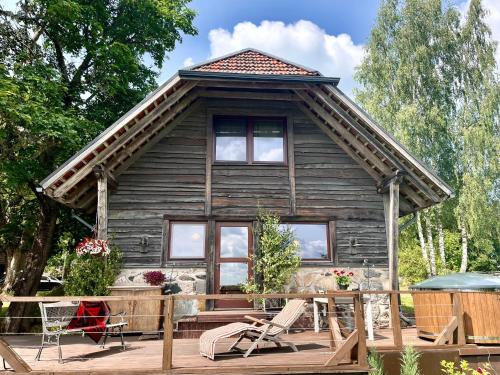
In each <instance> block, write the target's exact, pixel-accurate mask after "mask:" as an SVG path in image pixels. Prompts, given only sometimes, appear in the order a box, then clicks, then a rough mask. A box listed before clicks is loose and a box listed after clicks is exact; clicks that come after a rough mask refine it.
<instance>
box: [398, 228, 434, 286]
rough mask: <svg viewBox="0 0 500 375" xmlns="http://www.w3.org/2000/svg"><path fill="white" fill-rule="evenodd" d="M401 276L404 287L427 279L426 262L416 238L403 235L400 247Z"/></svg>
mask: <svg viewBox="0 0 500 375" xmlns="http://www.w3.org/2000/svg"><path fill="white" fill-rule="evenodd" d="M399 275H400V276H401V278H402V279H403V285H402V286H410V285H413V284H415V283H418V282H419V281H422V280H425V279H426V278H427V271H426V265H425V261H424V259H423V258H422V254H421V251H420V245H419V243H418V240H417V239H416V238H415V237H414V236H411V237H410V236H408V235H406V236H405V235H402V236H401V243H400V247H399Z"/></svg>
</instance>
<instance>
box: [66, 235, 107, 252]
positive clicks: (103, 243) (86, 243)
mask: <svg viewBox="0 0 500 375" xmlns="http://www.w3.org/2000/svg"><path fill="white" fill-rule="evenodd" d="M75 251H76V255H78V256H79V257H80V256H82V255H84V254H90V255H93V256H97V257H99V256H101V257H104V256H106V255H109V253H110V252H111V248H110V247H109V243H108V241H107V240H98V239H95V238H88V237H86V238H84V239H83V241H82V242H80V243H79V244H78V245H76V249H75Z"/></svg>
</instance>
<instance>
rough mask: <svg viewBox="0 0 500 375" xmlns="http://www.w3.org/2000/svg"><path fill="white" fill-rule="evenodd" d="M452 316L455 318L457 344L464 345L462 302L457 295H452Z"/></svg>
mask: <svg viewBox="0 0 500 375" xmlns="http://www.w3.org/2000/svg"><path fill="white" fill-rule="evenodd" d="M452 299H453V315H454V316H455V317H456V318H457V344H458V345H460V346H462V345H465V343H466V342H465V327H464V312H463V310H462V300H461V298H460V294H459V293H452Z"/></svg>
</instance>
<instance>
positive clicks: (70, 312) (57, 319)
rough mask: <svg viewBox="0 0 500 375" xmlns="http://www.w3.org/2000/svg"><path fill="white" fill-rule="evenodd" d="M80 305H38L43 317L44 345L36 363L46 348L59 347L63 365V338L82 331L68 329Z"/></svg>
mask: <svg viewBox="0 0 500 375" xmlns="http://www.w3.org/2000/svg"><path fill="white" fill-rule="evenodd" d="M79 304H80V303H79V302H56V303H43V302H39V303H38V306H39V307H40V313H41V316H42V344H41V346H40V349H39V350H38V353H37V355H36V357H35V360H36V361H39V360H40V357H41V356H42V350H43V348H44V347H45V346H49V345H57V348H58V351H59V363H62V361H63V360H62V349H61V336H62V335H67V334H69V333H76V332H81V331H82V330H81V329H67V327H68V325H69V323H70V322H71V320H72V319H73V317H74V316H75V314H76V311H77V310H78V306H79Z"/></svg>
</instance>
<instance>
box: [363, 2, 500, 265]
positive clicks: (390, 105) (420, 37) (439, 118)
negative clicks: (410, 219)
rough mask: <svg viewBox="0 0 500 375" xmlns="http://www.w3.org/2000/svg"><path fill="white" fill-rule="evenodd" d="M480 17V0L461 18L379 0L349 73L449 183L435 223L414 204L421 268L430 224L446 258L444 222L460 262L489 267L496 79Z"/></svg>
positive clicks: (443, 7) (494, 234) (495, 176)
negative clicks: (454, 236) (455, 236)
mask: <svg viewBox="0 0 500 375" xmlns="http://www.w3.org/2000/svg"><path fill="white" fill-rule="evenodd" d="M484 18H485V12H484V9H483V8H482V6H481V1H480V0H471V2H470V5H469V9H468V11H467V14H466V15H465V17H463V18H462V17H461V15H460V13H459V12H458V10H457V9H456V8H454V7H453V6H451V5H449V4H448V3H444V2H442V1H441V0H384V1H383V2H382V4H381V7H380V10H379V13H378V16H377V21H376V24H375V26H374V28H373V29H372V32H371V34H370V38H369V40H368V43H367V47H366V54H365V57H364V59H363V61H362V63H361V65H360V66H359V68H358V71H357V73H356V79H357V80H358V82H359V83H360V84H361V88H360V89H359V90H357V91H356V100H357V101H358V102H360V104H361V105H362V106H363V107H364V108H365V109H367V110H368V111H369V112H370V113H371V114H372V115H373V116H374V117H375V118H376V119H377V120H378V121H379V122H380V123H381V124H382V125H383V126H384V127H386V128H387V129H388V130H389V131H391V132H392V133H394V134H395V136H396V137H397V138H398V139H399V140H400V141H401V142H402V143H403V144H405V145H406V147H407V148H409V149H410V150H411V151H412V152H413V153H414V154H416V155H417V156H418V157H419V158H420V159H422V160H423V161H424V163H426V164H427V165H429V166H430V167H431V168H432V169H434V170H435V171H436V172H437V173H438V174H439V175H440V176H441V177H442V178H443V179H444V180H445V181H447V182H448V184H450V185H451V186H452V187H453V188H454V190H455V191H456V197H455V198H453V199H450V200H449V201H447V202H446V203H445V204H444V205H443V206H442V212H443V214H442V213H441V210H438V212H437V214H436V215H435V217H434V220H435V223H436V225H435V226H433V224H432V220H431V218H430V217H428V215H429V213H422V214H421V215H419V217H417V228H416V230H415V229H410V230H415V235H416V236H418V239H419V243H420V246H421V250H422V251H421V253H422V256H423V257H424V259H425V258H426V257H427V259H426V260H427V263H428V264H429V273H435V266H434V264H435V261H433V259H435V255H434V251H433V248H434V243H433V238H434V237H433V231H437V235H438V246H439V256H440V258H441V263H442V264H443V266H444V265H445V264H446V248H445V240H444V231H445V229H446V230H448V231H453V232H458V233H460V234H461V238H462V262H461V263H462V264H461V267H460V268H461V270H462V271H465V270H466V269H467V265H468V263H469V265H470V261H471V259H472V260H473V261H474V266H473V267H474V268H476V269H477V268H481V269H485V268H488V267H489V269H495V268H496V267H498V263H497V262H498V260H497V259H498V254H499V253H500V244H499V240H498V239H499V232H500V230H499V222H498V213H499V205H498V201H499V199H498V198H499V167H498V161H499V157H498V156H499V155H498V150H499V149H500V147H499V146H500V144H499V126H498V125H499V110H500V101H499V81H498V75H497V74H496V73H495V60H494V53H495V48H496V46H495V43H494V42H493V41H492V39H491V32H490V30H489V29H488V27H487V25H486V24H485V22H484ZM444 213H445V214H446V215H448V216H447V218H446V220H444V216H443V215H444ZM449 215H451V216H449ZM420 216H422V217H423V221H424V223H425V234H424V231H423V228H422V219H421V217H420ZM449 218H451V219H452V220H449ZM443 226H446V227H443ZM426 237H427V239H426ZM471 245H472V246H473V247H474V251H473V252H472V253H471V251H470V249H469V248H470V246H471ZM485 254H488V256H487V257H488V258H490V262H489V263H488V262H486V258H487V257H486V256H485Z"/></svg>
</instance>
